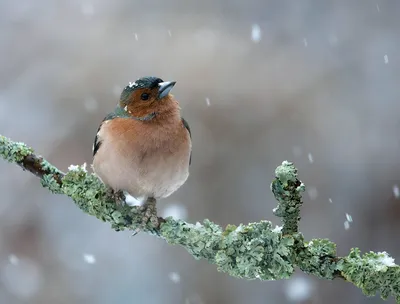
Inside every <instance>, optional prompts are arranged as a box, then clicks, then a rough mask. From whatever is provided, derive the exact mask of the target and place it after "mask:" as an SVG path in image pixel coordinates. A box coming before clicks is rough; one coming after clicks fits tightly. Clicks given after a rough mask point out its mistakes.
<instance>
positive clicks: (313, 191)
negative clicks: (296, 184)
mask: <svg viewBox="0 0 400 304" xmlns="http://www.w3.org/2000/svg"><path fill="white" fill-rule="evenodd" d="M308 196H309V197H310V199H311V200H316V199H317V197H318V191H317V188H315V187H308Z"/></svg>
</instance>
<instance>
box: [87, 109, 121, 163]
mask: <svg viewBox="0 0 400 304" xmlns="http://www.w3.org/2000/svg"><path fill="white" fill-rule="evenodd" d="M115 117H116V115H115V114H114V113H110V114H108V115H107V116H106V117H104V119H103V121H102V122H101V124H100V126H99V128H98V129H97V133H96V137H95V138H94V143H93V156H95V155H96V153H97V151H99V149H100V146H101V140H100V138H99V131H100V129H101V127H102V126H103V124H104V123H105V122H106V121H108V120H111V119H113V118H115Z"/></svg>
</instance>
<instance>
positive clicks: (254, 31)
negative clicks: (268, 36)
mask: <svg viewBox="0 0 400 304" xmlns="http://www.w3.org/2000/svg"><path fill="white" fill-rule="evenodd" d="M251 40H253V41H254V42H256V43H258V42H260V40H261V28H260V26H259V25H258V24H253V26H252V27H251Z"/></svg>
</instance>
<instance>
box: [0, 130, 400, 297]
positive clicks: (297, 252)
mask: <svg viewBox="0 0 400 304" xmlns="http://www.w3.org/2000/svg"><path fill="white" fill-rule="evenodd" d="M0 156H1V157H2V158H4V159H5V160H7V161H9V162H11V163H16V164H18V165H19V166H21V167H22V168H23V169H24V170H27V171H29V172H31V173H33V174H34V175H36V176H37V177H39V178H40V180H41V183H42V185H43V186H44V187H46V188H47V189H49V190H50V191H51V192H53V193H56V194H64V195H67V196H69V197H71V198H72V199H73V201H74V202H75V204H76V205H77V206H78V207H79V208H80V209H81V210H82V211H84V212H85V213H87V214H89V215H92V216H95V217H97V218H98V219H100V220H102V221H105V222H108V223H110V224H111V227H112V228H113V229H115V230H117V231H120V230H124V229H128V230H132V231H133V230H135V229H136V228H137V227H139V225H140V224H141V219H142V216H143V214H142V213H141V211H140V209H139V208H137V207H130V206H127V205H124V206H117V205H116V204H115V202H114V200H113V199H112V197H111V196H110V194H109V191H108V189H107V188H106V187H105V186H104V184H102V183H101V182H100V180H99V179H98V178H97V177H96V176H95V175H94V174H89V173H87V172H86V169H85V167H84V166H74V167H73V168H70V170H69V171H68V172H67V173H63V172H61V171H60V170H58V169H57V168H56V167H54V166H53V165H51V164H50V163H48V162H47V161H46V160H45V159H43V158H42V157H41V156H37V155H35V154H34V151H33V149H32V148H29V147H27V146H26V145H25V144H23V143H18V142H13V141H11V140H10V139H8V138H6V137H4V136H1V135H0ZM275 174H276V178H275V179H274V181H273V182H272V184H271V190H272V192H273V193H274V196H275V198H276V199H277V201H278V207H277V208H275V209H274V214H275V215H276V216H278V217H280V218H281V219H282V223H283V226H282V227H279V226H277V227H275V228H272V224H271V222H269V221H261V222H258V223H250V224H248V225H242V224H241V225H239V226H238V227H236V226H234V225H228V226H227V227H226V228H225V229H222V228H221V227H220V226H219V225H217V224H215V223H213V222H211V221H209V220H207V219H206V220H204V222H203V224H200V223H197V224H195V225H194V224H190V223H187V222H185V221H182V220H174V219H172V218H171V217H169V218H165V219H163V218H159V221H158V223H157V225H156V226H151V225H152V224H150V223H149V224H148V225H147V226H146V227H145V228H144V230H143V231H144V232H146V233H150V234H153V235H156V236H158V237H160V238H162V239H164V240H165V241H166V242H168V243H169V244H176V245H181V246H182V247H184V248H185V249H186V250H187V251H188V252H189V253H190V254H191V255H193V256H194V257H195V258H196V259H200V258H203V259H206V260H207V261H209V262H210V263H213V264H216V266H217V268H218V270H219V271H223V272H225V273H227V274H229V275H231V276H234V277H239V278H244V279H250V280H251V279H260V280H277V279H287V278H289V277H290V276H291V275H292V274H293V272H294V269H295V267H296V266H297V267H299V268H300V269H301V270H302V271H304V272H305V273H308V274H313V275H315V276H317V277H319V278H324V279H329V280H331V279H334V278H342V279H345V280H346V281H349V282H352V283H353V284H354V285H356V286H357V287H359V288H361V289H362V291H363V293H364V294H366V295H368V296H372V295H375V294H376V293H377V292H378V293H380V295H381V297H382V298H383V299H387V298H388V297H389V296H393V297H395V299H396V301H397V303H400V267H399V266H398V265H396V264H394V260H393V259H392V258H391V257H390V256H388V255H387V253H386V252H382V253H374V252H369V253H365V254H363V255H361V253H360V250H359V249H357V248H354V249H351V252H350V254H349V255H348V256H345V257H338V256H337V255H336V244H334V243H333V242H331V241H329V240H327V239H313V240H311V241H309V242H306V241H305V240H304V237H303V235H302V234H301V233H300V232H298V223H299V220H300V207H301V205H302V201H301V193H302V192H304V190H305V186H304V184H303V183H302V182H301V181H300V180H299V179H298V178H297V170H296V168H295V167H294V166H293V164H292V163H290V162H287V161H285V162H283V163H282V165H281V166H279V167H278V168H277V169H276V171H275Z"/></svg>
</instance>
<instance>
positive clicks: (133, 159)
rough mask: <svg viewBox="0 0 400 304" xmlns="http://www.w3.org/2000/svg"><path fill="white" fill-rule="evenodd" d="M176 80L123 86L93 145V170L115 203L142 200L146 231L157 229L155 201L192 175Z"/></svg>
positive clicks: (148, 78)
mask: <svg viewBox="0 0 400 304" xmlns="http://www.w3.org/2000/svg"><path fill="white" fill-rule="evenodd" d="M175 84H176V81H163V80H162V79H161V78H158V77H154V76H146V77H141V78H139V79H137V80H136V81H134V82H129V83H128V85H126V86H125V87H124V89H123V90H122V93H121V95H120V98H119V101H118V102H117V104H116V106H115V108H114V110H113V111H112V112H111V113H109V114H108V115H106V116H105V118H104V119H103V121H102V122H101V123H100V126H99V128H98V130H97V134H96V137H95V140H94V143H93V163H92V168H93V171H94V173H95V174H96V175H97V176H98V178H99V179H100V180H101V181H102V182H103V183H104V184H105V185H106V186H107V187H108V190H109V191H110V194H111V195H112V196H113V197H114V199H115V201H116V203H117V204H120V203H122V204H124V201H123V198H124V193H128V194H129V195H131V196H133V197H135V198H142V199H143V205H142V206H141V210H142V211H143V214H144V215H143V223H142V225H141V226H140V228H138V229H137V230H140V229H142V228H143V227H144V226H146V225H147V223H148V222H149V221H150V222H151V223H153V225H157V222H158V218H157V208H156V202H157V200H159V199H163V198H166V197H168V196H170V195H171V194H172V193H174V192H175V191H176V190H178V189H179V188H180V187H181V186H182V185H183V184H184V183H185V182H186V180H187V179H188V177H189V167H190V165H191V162H192V134H191V129H190V126H189V124H188V122H187V121H186V120H185V119H184V118H183V117H182V116H181V114H180V110H181V109H180V106H179V102H178V101H177V100H176V99H175V97H174V96H173V95H172V94H171V93H170V91H171V90H172V88H173V87H174V86H175Z"/></svg>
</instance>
